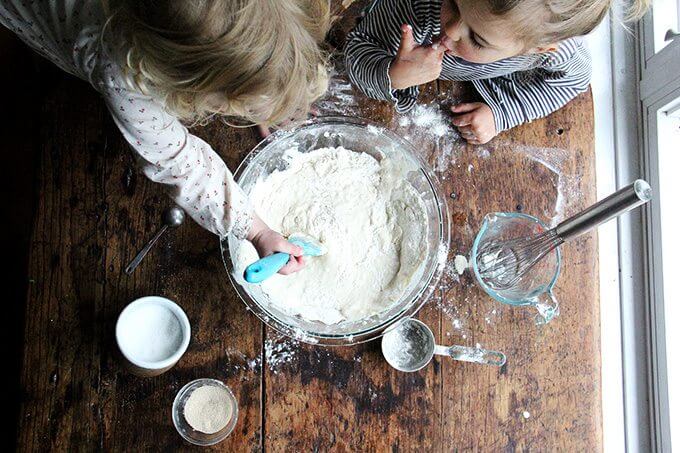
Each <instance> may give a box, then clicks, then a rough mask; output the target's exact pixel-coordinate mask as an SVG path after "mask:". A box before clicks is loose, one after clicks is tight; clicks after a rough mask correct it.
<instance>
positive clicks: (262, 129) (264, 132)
mask: <svg viewBox="0 0 680 453" xmlns="http://www.w3.org/2000/svg"><path fill="white" fill-rule="evenodd" d="M257 133H258V135H259V136H260V138H267V137H268V136H269V135H270V134H271V131H270V130H269V128H268V127H267V126H263V125H261V124H258V125H257Z"/></svg>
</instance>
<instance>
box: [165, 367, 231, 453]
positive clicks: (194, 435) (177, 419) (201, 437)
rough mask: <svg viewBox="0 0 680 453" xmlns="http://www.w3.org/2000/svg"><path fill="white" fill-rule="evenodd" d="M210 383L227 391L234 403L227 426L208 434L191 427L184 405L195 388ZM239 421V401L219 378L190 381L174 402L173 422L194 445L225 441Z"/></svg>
mask: <svg viewBox="0 0 680 453" xmlns="http://www.w3.org/2000/svg"><path fill="white" fill-rule="evenodd" d="M206 385H210V386H213V387H219V388H221V389H222V390H225V391H226V392H227V395H228V396H229V402H230V403H231V405H232V411H231V418H230V419H229V421H228V422H227V424H226V426H225V427H224V428H222V429H221V430H219V431H217V432H216V433H212V434H206V433H202V432H200V431H196V430H195V429H194V428H192V427H191V425H190V424H189V422H187V420H186V418H184V405H185V404H186V402H187V400H188V399H189V396H191V394H192V393H193V391H194V390H196V389H198V388H200V387H203V386H206ZM237 421H238V402H237V401H236V398H235V397H234V394H233V393H232V392H231V389H230V388H229V387H227V386H226V385H224V383H222V382H221V381H218V380H217V379H196V380H195V381H191V382H189V383H188V384H187V385H185V386H184V387H182V388H181V389H180V391H179V392H177V396H176V397H175V401H174V403H172V422H173V423H174V424H175V428H176V429H177V432H178V433H179V434H180V435H181V436H182V437H183V438H184V439H185V440H186V441H187V442H190V443H192V444H194V445H200V446H203V447H205V446H208V445H215V444H216V443H218V442H221V441H223V440H224V439H225V438H226V437H227V436H228V435H229V434H231V432H232V431H233V430H234V427H235V426H236V422H237Z"/></svg>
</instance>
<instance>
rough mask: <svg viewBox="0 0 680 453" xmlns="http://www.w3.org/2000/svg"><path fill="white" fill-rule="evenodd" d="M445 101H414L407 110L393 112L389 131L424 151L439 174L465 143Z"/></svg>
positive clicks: (458, 153)
mask: <svg viewBox="0 0 680 453" xmlns="http://www.w3.org/2000/svg"><path fill="white" fill-rule="evenodd" d="M446 105H448V102H444V101H443V99H437V100H435V101H433V102H431V103H429V104H417V105H416V106H415V107H414V108H413V109H412V110H411V111H409V112H407V113H404V114H402V115H396V116H395V117H396V121H393V124H392V126H393V130H394V131H395V132H397V133H398V134H399V135H401V136H403V137H404V138H405V139H406V140H408V141H410V142H411V143H412V144H413V145H414V146H415V147H416V148H417V149H418V150H419V151H421V150H422V151H428V150H431V151H430V152H429V154H430V155H423V157H424V158H426V159H428V160H429V161H430V163H431V164H432V169H433V170H434V171H435V172H438V173H440V175H439V176H440V177H441V178H443V179H446V175H445V174H442V173H444V172H446V170H448V168H449V166H450V165H451V163H452V162H456V160H457V157H458V155H460V153H461V152H462V151H463V149H464V148H465V146H466V144H465V141H464V140H463V139H462V138H461V136H460V134H458V131H457V130H456V128H455V127H453V124H452V123H451V120H452V118H453V116H452V115H451V114H449V113H448V112H447V107H446Z"/></svg>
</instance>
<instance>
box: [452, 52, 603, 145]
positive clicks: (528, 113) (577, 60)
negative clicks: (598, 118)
mask: <svg viewBox="0 0 680 453" xmlns="http://www.w3.org/2000/svg"><path fill="white" fill-rule="evenodd" d="M560 46H561V47H560V49H559V50H558V51H557V52H551V54H550V55H549V56H548V57H547V58H546V62H545V63H544V65H542V66H541V67H538V68H536V69H532V70H529V71H522V72H516V73H513V74H510V75H508V76H505V77H497V78H493V79H483V80H475V81H473V82H472V83H473V84H474V86H475V88H476V89H477V91H478V92H479V94H480V95H481V96H482V98H483V99H484V102H485V103H486V104H488V106H489V107H490V108H491V111H492V112H493V119H494V124H495V129H496V131H495V133H496V134H498V133H500V132H502V131H504V130H507V129H511V128H513V127H515V126H518V125H520V124H523V123H528V122H530V121H533V120H535V119H538V118H542V117H544V116H547V115H549V114H550V113H552V112H554V111H555V110H557V109H559V108H560V107H562V106H564V105H565V104H566V103H567V102H569V101H570V100H572V99H573V98H575V97H576V96H577V95H579V94H580V93H583V92H584V91H586V90H587V89H588V84H589V83H590V76H591V65H590V54H589V53H588V50H587V49H586V48H585V47H584V46H583V45H582V43H581V42H580V41H579V40H576V39H569V40H567V41H564V42H562V43H561V44H560ZM454 124H455V120H454ZM473 132H474V131H473ZM494 135H495V134H494ZM492 137H493V135H492ZM489 139H490V138H489ZM487 141H488V140H487Z"/></svg>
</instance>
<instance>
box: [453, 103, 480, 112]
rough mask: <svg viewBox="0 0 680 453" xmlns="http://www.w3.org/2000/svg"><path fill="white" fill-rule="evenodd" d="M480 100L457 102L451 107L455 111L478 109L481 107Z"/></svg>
mask: <svg viewBox="0 0 680 453" xmlns="http://www.w3.org/2000/svg"><path fill="white" fill-rule="evenodd" d="M480 105H481V103H479V102H463V103H462V104H457V105H454V106H453V107H451V111H452V112H453V113H465V112H471V111H473V110H477V109H478V108H479V107H480Z"/></svg>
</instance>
